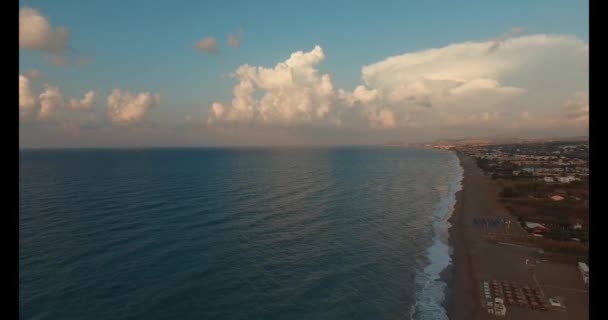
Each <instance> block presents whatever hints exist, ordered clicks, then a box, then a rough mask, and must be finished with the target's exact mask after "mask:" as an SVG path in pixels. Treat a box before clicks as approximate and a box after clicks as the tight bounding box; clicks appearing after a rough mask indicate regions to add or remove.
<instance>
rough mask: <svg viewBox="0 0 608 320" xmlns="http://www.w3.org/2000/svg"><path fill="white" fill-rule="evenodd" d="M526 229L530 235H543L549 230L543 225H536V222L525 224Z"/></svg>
mask: <svg viewBox="0 0 608 320" xmlns="http://www.w3.org/2000/svg"><path fill="white" fill-rule="evenodd" d="M526 228H527V229H528V230H530V231H532V233H534V234H541V233H545V232H547V231H548V230H549V228H547V227H545V226H544V225H542V224H540V223H536V222H526Z"/></svg>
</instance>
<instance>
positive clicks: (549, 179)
mask: <svg viewBox="0 0 608 320" xmlns="http://www.w3.org/2000/svg"><path fill="white" fill-rule="evenodd" d="M543 181H544V182H549V183H550V182H553V177H543Z"/></svg>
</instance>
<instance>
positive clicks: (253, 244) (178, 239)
mask: <svg viewBox="0 0 608 320" xmlns="http://www.w3.org/2000/svg"><path fill="white" fill-rule="evenodd" d="M461 180H462V168H461V167H460V163H459V161H458V158H457V157H456V155H455V154H453V153H452V152H450V151H444V150H434V149H424V148H388V147H293V148H288V147H274V148H262V147H250V148H156V149H152V148H151V149H145V148H144V149H60V150H48V149H24V150H21V151H20V152H19V318H20V319H348V320H352V319H413V320H422V319H447V315H446V308H445V304H446V302H445V292H446V283H445V281H444V280H442V278H440V273H441V271H442V270H444V269H445V268H446V267H447V266H448V265H449V264H450V261H451V258H450V248H449V245H448V232H447V231H448V228H449V226H450V225H449V223H448V221H447V219H448V218H449V216H450V214H451V212H452V210H453V206H454V203H455V193H456V191H458V190H459V189H460V188H461Z"/></svg>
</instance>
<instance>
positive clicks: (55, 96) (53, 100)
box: [38, 83, 65, 119]
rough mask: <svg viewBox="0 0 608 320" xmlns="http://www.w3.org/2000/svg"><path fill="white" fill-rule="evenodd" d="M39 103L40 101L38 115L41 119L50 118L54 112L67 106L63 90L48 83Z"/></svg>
mask: <svg viewBox="0 0 608 320" xmlns="http://www.w3.org/2000/svg"><path fill="white" fill-rule="evenodd" d="M38 101H40V112H39V113H38V117H39V118H40V119H47V118H49V116H50V115H51V114H52V113H53V111H55V110H56V109H57V108H60V107H62V106H64V105H65V101H64V99H63V93H61V90H59V88H58V87H55V86H52V85H50V84H48V83H47V84H45V85H44V91H42V93H41V94H40V96H39V97H38Z"/></svg>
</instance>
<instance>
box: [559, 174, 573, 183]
mask: <svg viewBox="0 0 608 320" xmlns="http://www.w3.org/2000/svg"><path fill="white" fill-rule="evenodd" d="M575 180H576V178H574V177H573V176H566V177H558V178H557V181H559V182H560V183H570V182H572V181H575Z"/></svg>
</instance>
